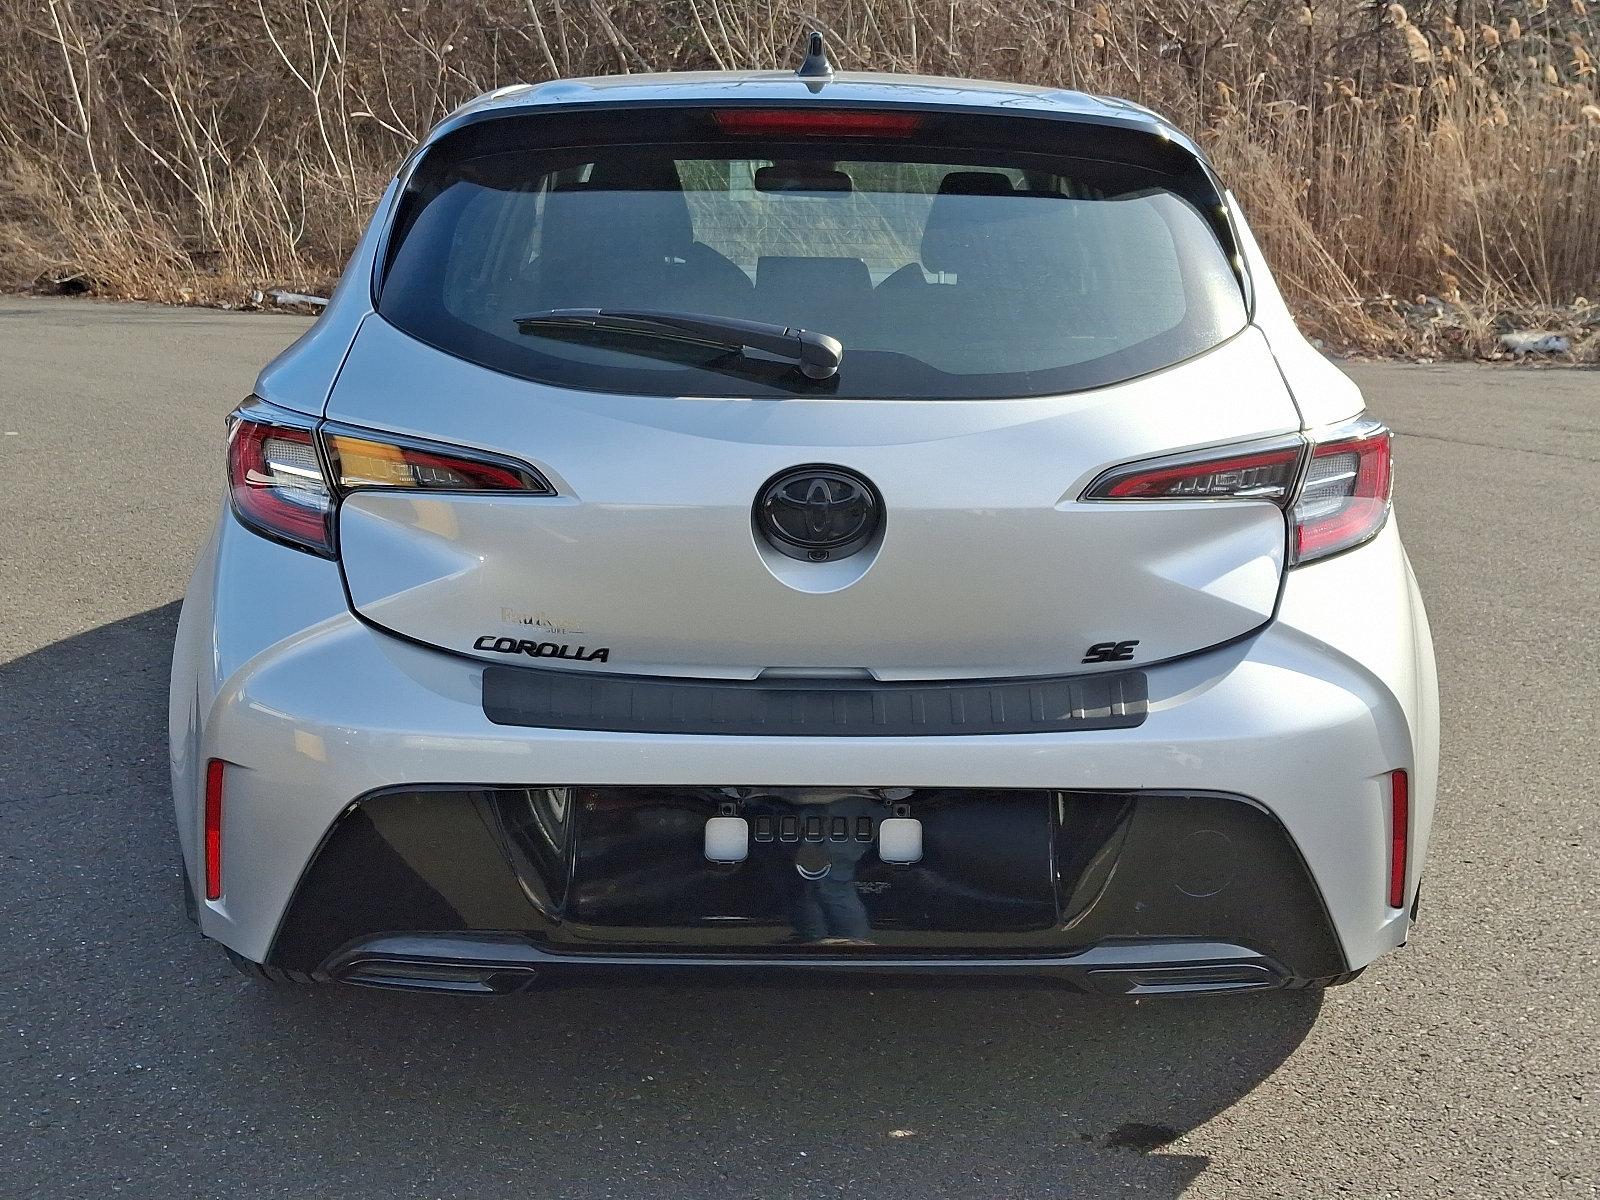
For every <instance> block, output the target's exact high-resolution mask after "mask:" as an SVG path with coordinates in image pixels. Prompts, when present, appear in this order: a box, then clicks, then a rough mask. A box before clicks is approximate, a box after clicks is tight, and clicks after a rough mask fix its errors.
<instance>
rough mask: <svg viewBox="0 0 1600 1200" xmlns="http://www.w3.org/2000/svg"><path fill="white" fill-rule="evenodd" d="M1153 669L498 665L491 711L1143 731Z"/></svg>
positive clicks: (840, 732) (616, 728) (926, 728)
mask: <svg viewBox="0 0 1600 1200" xmlns="http://www.w3.org/2000/svg"><path fill="white" fill-rule="evenodd" d="M1148 701H1149V689H1148V682H1147V680H1146V678H1145V673H1144V672H1143V671H1117V672H1103V673H1097V674H1092V675H1060V676H1047V677H1040V678H1037V679H998V680H973V681H944V680H940V681H934V682H926V683H922V682H918V683H878V682H875V681H871V680H853V679H852V680H835V679H816V680H812V679H783V680H761V679H757V680H708V679H672V678H666V677H660V676H648V675H601V674H596V673H593V672H586V671H551V670H544V669H539V668H529V667H502V666H489V667H485V668H484V672H483V711H484V715H485V716H487V717H488V718H489V720H491V721H493V722H494V723H495V724H496V725H520V726H527V727H530V728H536V729H582V730H590V731H601V732H613V733H679V734H698V733H704V734H721V735H732V736H743V737H756V736H764V737H939V736H952V735H965V734H988V733H1060V732H1066V731H1074V730H1096V729H1134V728H1137V727H1138V726H1140V725H1142V724H1144V719H1145V715H1146V712H1147V710H1148Z"/></svg>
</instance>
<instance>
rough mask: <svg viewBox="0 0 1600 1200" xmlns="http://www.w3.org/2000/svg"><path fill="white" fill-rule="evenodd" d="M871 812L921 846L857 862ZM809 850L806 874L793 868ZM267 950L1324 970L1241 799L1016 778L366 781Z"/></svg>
mask: <svg viewBox="0 0 1600 1200" xmlns="http://www.w3.org/2000/svg"><path fill="white" fill-rule="evenodd" d="M735 811H736V812H738V813H739V814H741V815H744V816H746V817H747V819H748V820H749V821H750V823H751V825H752V826H753V827H755V828H757V829H762V828H765V829H766V830H767V831H768V834H767V837H766V839H765V840H757V841H755V842H753V843H752V844H751V846H750V854H749V857H748V858H746V859H745V860H743V861H741V862H737V863H718V862H709V861H707V859H706V857H705V855H704V852H703V849H704V848H703V845H702V839H703V831H704V829H705V826H706V822H707V820H708V819H710V818H711V817H714V816H717V815H719V813H720V814H727V813H730V812H735ZM891 812H892V813H894V814H896V815H912V816H915V817H916V818H917V819H918V820H919V821H920V822H921V824H922V827H923V832H924V844H925V851H926V852H925V854H924V856H923V858H922V859H921V860H920V861H918V862H916V863H913V864H897V863H892V862H884V861H883V860H881V859H880V858H879V856H878V854H877V849H876V843H875V841H873V840H872V834H871V829H872V828H873V825H874V822H875V821H876V820H878V819H879V817H878V815H875V814H881V815H882V816H887V815H889V814H890V813H891ZM796 814H798V815H796ZM843 814H848V817H846V816H844V815H843ZM858 828H859V829H861V830H862V836H861V837H857V836H856V833H855V831H856V830H857V829H858ZM784 829H787V830H788V836H787V837H784V836H783V835H782V833H781V832H780V831H782V830H784ZM808 829H809V830H811V831H813V832H811V833H808V832H807V830H808ZM830 830H831V831H833V833H832V836H830ZM812 863H821V864H822V866H823V869H824V871H825V874H824V875H822V876H821V877H820V878H819V877H816V876H814V875H811V874H807V873H806V871H803V870H800V869H798V868H800V867H802V866H804V865H806V864H812ZM267 965H268V966H271V967H273V968H276V969H278V970H282V971H286V972H291V973H296V974H301V975H308V976H314V977H331V978H335V979H343V980H347V981H350V982H355V983H366V984H373V985H379V986H391V987H431V988H437V989H443V990H453V991H462V990H465V991H503V990H514V989H515V988H517V987H520V986H522V984H524V983H525V982H527V981H529V980H530V979H532V978H535V977H539V976H545V977H550V976H558V975H561V974H573V973H590V974H592V973H594V972H597V971H599V972H608V973H609V972H615V971H617V970H620V969H625V968H626V969H634V968H646V969H654V970H657V971H659V970H662V969H667V968H676V969H684V970H689V969H715V970H719V971H736V970H746V971H750V970H755V971H764V970H770V969H774V968H782V969H790V968H796V969H803V970H846V971H861V970H866V971H878V972H896V973H906V972H910V973H928V972H939V973H964V974H1000V975H1018V974H1036V975H1046V976H1054V977H1057V978H1060V979H1064V980H1066V981H1067V982H1069V983H1072V984H1074V985H1076V986H1079V987H1083V988H1086V989H1088V990H1093V991H1101V992H1111V993H1118V994H1140V995H1142V994H1157V993H1165V992H1193V991H1222V990H1228V991H1237V990H1253V989H1258V988H1269V987H1285V986H1292V985H1295V984H1296V983H1305V982H1308V981H1313V980H1321V979H1326V978H1329V977H1333V976H1338V975H1341V974H1343V973H1345V972H1347V971H1348V970H1349V964H1348V962H1347V960H1346V959H1345V957H1344V955H1343V953H1342V951H1341V949H1340V947H1339V942H1338V938H1337V935H1336V933H1335V931H1334V929H1333V925H1332V923H1331V921H1330V920H1329V917H1328V914H1327V910H1326V907H1325V905H1324V903H1323V900H1322V897H1321V894H1320V892H1319V890H1318V889H1317V887H1316V884H1315V882H1314V881H1313V879H1312V878H1311V875H1310V873H1309V871H1308V870H1307V869H1306V866H1305V863H1304V861H1303V859H1302V858H1301V856H1300V854H1299V852H1298V851H1297V849H1296V848H1295V846H1294V844H1293V842H1292V841H1291V840H1290V838H1289V836H1288V834H1287V833H1286V832H1285V830H1284V829H1283V826H1282V824H1281V822H1279V821H1278V820H1277V818H1276V817H1274V816H1273V815H1272V814H1271V813H1270V812H1268V811H1267V810H1266V809H1265V808H1263V807H1262V806H1260V805H1258V804H1255V803H1254V802H1252V801H1250V800H1248V799H1246V798H1244V797H1240V796H1230V795H1221V794H1216V793H1194V792H1163V791H1142V792H1084V791H1061V790H1047V789H1020V788H1014V789H1004V788H985V789H974V788H968V789H962V788H921V789H910V788H899V789H886V790H885V789H821V788H784V789H773V788H730V787H675V788H674V787H525V788H509V787H496V788H481V787H480V788H457V787H443V786H433V787H411V788H393V789H384V790H382V791H379V792H376V793H372V794H369V795H367V796H365V797H362V798H361V799H360V800H359V801H357V802H356V804H354V805H353V806H352V807H351V808H350V809H349V810H348V811H347V812H346V813H345V815H344V816H343V817H342V818H341V819H340V820H339V821H338V822H337V824H336V825H335V826H334V828H333V829H332V830H331V831H330V832H329V835H328V837H327V838H326V839H325V840H324V843H323V845H322V846H321V847H320V848H319V849H318V851H317V853H316V855H315V856H314V858H313V860H312V862H311V864H310V866H309V868H308V869H307V871H306V873H305V875H304V876H303V878H302V879H301V881H300V883H299V885H298V887H297V888H296V889H295V893H294V896H293V899H292V901H291V903H290V905H289V909H288V912H287V915H286V917H285V919H284V921H283V923H282V924H281V926H280V927H279V929H278V931H277V934H276V936H275V937H274V939H273V942H272V946H271V949H270V952H269V954H268V956H267Z"/></svg>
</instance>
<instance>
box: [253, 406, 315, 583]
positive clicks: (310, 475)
mask: <svg viewBox="0 0 1600 1200" xmlns="http://www.w3.org/2000/svg"><path fill="white" fill-rule="evenodd" d="M228 497H229V499H230V501H231V502H232V504H233V511H234V513H235V515H237V516H238V518H239V520H240V521H241V522H243V523H244V524H245V525H247V526H249V527H250V528H251V529H254V530H255V531H256V532H257V533H259V534H263V535H264V536H266V537H269V538H272V539H274V540H275V541H280V542H286V543H288V544H289V545H291V546H297V547H299V548H300V549H302V550H310V551H313V552H314V553H317V554H327V555H331V554H332V553H333V493H332V491H331V489H330V488H329V487H328V480H327V476H326V474H325V473H324V472H323V469H322V458H321V455H320V454H319V453H318V451H317V442H316V437H315V436H314V433H313V431H312V428H311V425H310V423H309V422H303V421H298V420H296V419H295V418H294V417H292V416H291V415H289V414H282V415H281V416H280V415H278V414H276V413H268V412H267V411H266V410H265V406H264V405H256V406H249V407H246V408H241V409H239V411H238V412H236V413H235V414H234V420H233V428H232V429H230V430H229V431H228Z"/></svg>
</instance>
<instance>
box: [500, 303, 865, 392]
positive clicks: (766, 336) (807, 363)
mask: <svg viewBox="0 0 1600 1200" xmlns="http://www.w3.org/2000/svg"><path fill="white" fill-rule="evenodd" d="M515 321H516V326H517V329H518V330H520V331H521V332H523V333H532V334H549V335H554V336H557V337H560V336H562V335H564V334H565V335H570V334H572V333H573V332H577V331H582V330H589V329H593V330H596V331H598V332H601V333H622V334H634V335H636V336H638V337H644V338H656V339H663V340H666V341H674V342H692V343H694V344H695V345H700V346H715V347H720V348H722V349H725V350H745V349H750V350H760V351H762V352H764V353H766V354H770V355H772V356H773V357H774V358H777V359H780V360H781V361H783V362H791V363H794V365H795V366H797V367H799V368H800V373H801V374H802V375H804V376H805V377H806V378H807V379H832V378H833V377H834V376H835V375H837V374H838V373H839V363H840V362H841V361H842V360H843V359H844V346H843V344H842V343H841V342H840V341H839V339H838V338H834V337H829V336H828V335H827V334H825V333H812V332H811V331H810V330H809V329H794V328H792V327H790V326H787V325H776V324H773V323H772V322H769V321H743V320H740V319H739V318H737V317H716V316H709V315H705V314H701V313H673V312H654V311H651V310H649V309H642V308H552V309H547V310H546V311H544V312H537V313H530V314H529V315H528V316H525V317H517V318H515Z"/></svg>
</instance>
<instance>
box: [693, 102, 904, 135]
mask: <svg viewBox="0 0 1600 1200" xmlns="http://www.w3.org/2000/svg"><path fill="white" fill-rule="evenodd" d="M712 116H713V117H714V118H715V119H716V122H717V128H718V129H720V130H721V131H722V132H723V133H726V134H729V135H732V136H734V137H834V138H903V137H910V136H911V135H912V134H914V133H916V131H917V130H918V129H920V128H921V127H922V116H921V114H920V113H902V112H874V111H871V110H868V109H840V108H719V109H717V110H715V111H714V112H713V113H712Z"/></svg>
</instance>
